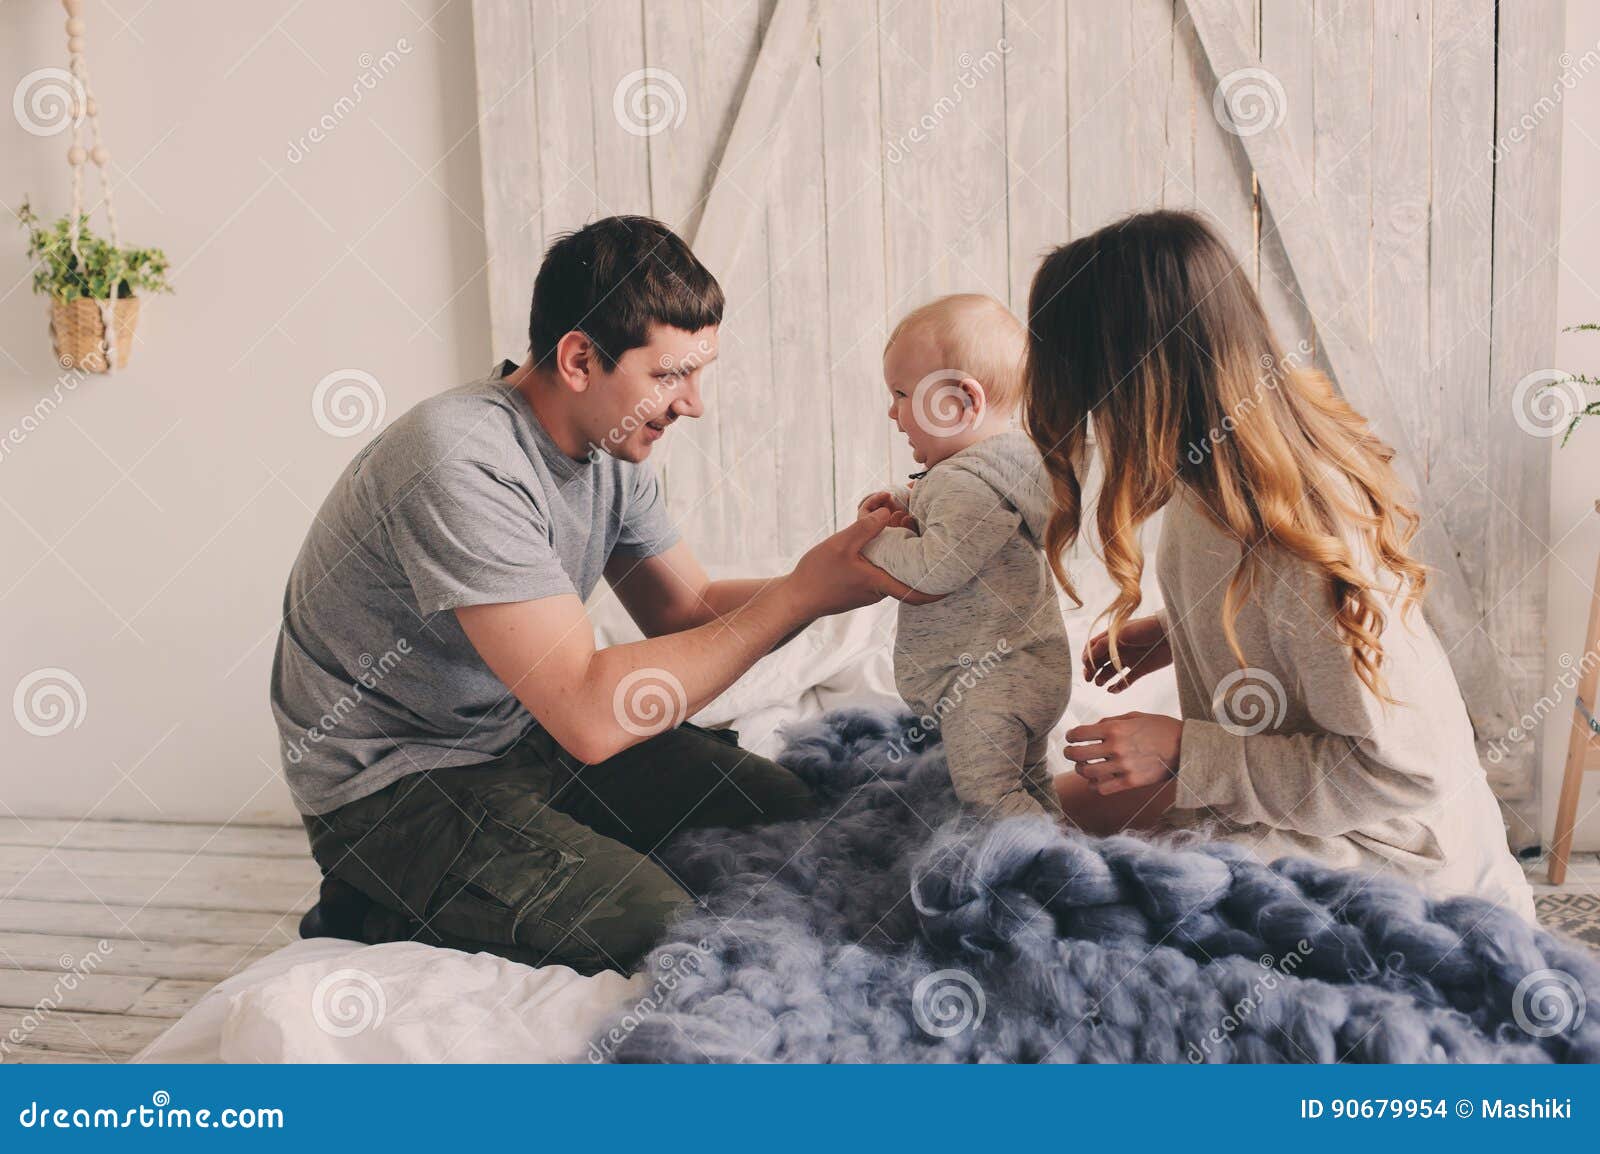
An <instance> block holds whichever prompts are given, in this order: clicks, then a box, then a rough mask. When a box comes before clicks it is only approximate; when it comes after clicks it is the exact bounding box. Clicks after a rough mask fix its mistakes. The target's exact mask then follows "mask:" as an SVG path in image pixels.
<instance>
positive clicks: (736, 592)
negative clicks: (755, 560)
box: [690, 577, 778, 627]
mask: <svg viewBox="0 0 1600 1154" xmlns="http://www.w3.org/2000/svg"><path fill="white" fill-rule="evenodd" d="M777 580H778V578H776V577H735V578H732V579H730V580H727V581H711V582H708V583H707V584H706V587H705V589H703V590H702V591H701V593H700V604H699V608H698V609H697V611H696V615H695V619H694V620H693V621H692V622H690V626H691V627H692V626H695V625H704V624H705V623H706V622H707V621H712V620H715V619H716V618H718V617H726V616H727V615H728V614H730V613H733V612H735V611H737V610H739V609H742V608H743V607H744V606H745V605H746V604H747V603H748V602H749V600H750V598H752V597H754V596H755V595H756V594H757V593H759V592H761V591H762V590H763V589H765V588H766V587H767V586H768V585H771V584H772V583H773V582H774V581H777Z"/></svg>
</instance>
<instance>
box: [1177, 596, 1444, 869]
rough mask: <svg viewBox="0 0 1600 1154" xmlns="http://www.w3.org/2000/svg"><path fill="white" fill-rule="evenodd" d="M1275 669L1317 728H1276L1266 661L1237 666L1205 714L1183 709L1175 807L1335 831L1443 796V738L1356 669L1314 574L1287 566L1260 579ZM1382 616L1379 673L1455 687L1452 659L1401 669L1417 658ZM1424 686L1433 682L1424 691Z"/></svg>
mask: <svg viewBox="0 0 1600 1154" xmlns="http://www.w3.org/2000/svg"><path fill="white" fill-rule="evenodd" d="M1264 584H1265V586H1266V587H1265V588H1264V590H1263V592H1264V603H1263V609H1264V610H1265V611H1266V617H1267V620H1268V621H1269V622H1272V623H1273V632H1272V634H1271V645H1272V651H1273V655H1274V657H1275V658H1276V664H1277V665H1278V667H1279V668H1281V669H1285V670H1290V671H1292V676H1294V677H1295V678H1296V679H1297V681H1298V684H1299V694H1300V695H1301V697H1302V698H1303V700H1304V701H1305V702H1306V704H1307V708H1308V710H1309V712H1310V715H1311V724H1312V726H1313V727H1314V728H1315V731H1314V732H1306V733H1280V732H1275V731H1276V730H1277V729H1278V727H1279V725H1280V724H1281V722H1282V721H1283V714H1284V704H1283V703H1284V701H1285V693H1286V692H1287V691H1289V690H1292V689H1294V688H1295V687H1294V686H1280V685H1279V683H1278V682H1277V680H1276V678H1275V677H1274V676H1273V675H1272V674H1271V673H1270V672H1268V671H1266V670H1262V669H1248V670H1241V671H1240V673H1239V674H1237V675H1235V676H1234V678H1233V680H1231V681H1230V680H1228V679H1224V681H1223V683H1222V684H1220V685H1219V686H1217V693H1216V696H1215V698H1214V699H1213V701H1212V718H1211V719H1186V720H1185V721H1184V723H1183V740H1182V746H1181V750H1180V753H1179V757H1178V777H1177V800H1176V801H1175V803H1174V808H1177V809H1205V810H1209V811H1211V812H1214V813H1217V814H1219V815H1221V816H1223V817H1226V818H1227V819H1228V820H1229V821H1232V822H1237V823H1240V824H1246V825H1254V824H1261V825H1270V826H1274V827H1276V828H1278V829H1285V830H1292V831H1295V832H1298V833H1303V834H1307V835H1310V836H1312V837H1337V836H1340V835H1342V834H1348V833H1350V832H1351V831H1353V830H1356V829H1359V828H1361V827H1363V826H1371V825H1373V824H1375V823H1377V822H1380V821H1383V820H1386V819H1392V818H1395V817H1400V816H1404V815H1405V814H1408V813H1414V812H1416V811H1417V810H1419V809H1422V808H1424V807H1426V806H1428V805H1430V804H1432V803H1433V802H1435V801H1436V800H1437V799H1438V797H1439V792H1440V782H1439V776H1438V769H1439V759H1440V757H1441V756H1442V755H1443V749H1444V745H1445V744H1446V743H1444V742H1442V741H1439V740H1433V741H1430V740H1429V738H1428V733H1429V727H1428V725H1427V724H1426V722H1427V716H1428V715H1427V713H1426V712H1424V711H1423V710H1422V708H1421V704H1422V703H1418V702H1412V703H1410V704H1404V703H1395V704H1389V705H1385V703H1383V702H1382V701H1380V700H1379V699H1378V698H1377V697H1376V696H1375V695H1374V694H1373V693H1372V691H1371V690H1369V689H1368V688H1367V687H1366V685H1365V684H1364V683H1363V682H1362V681H1361V679H1360V678H1359V677H1358V676H1357V675H1356V671H1355V667H1354V665H1353V664H1352V663H1351V659H1350V649H1349V648H1348V647H1347V646H1345V645H1344V644H1343V642H1341V641H1340V639H1339V635H1338V633H1337V631H1336V629H1335V628H1334V625H1333V619H1332V617H1333V611H1332V606H1331V605H1330V604H1329V599H1328V595H1327V593H1326V591H1325V588H1326V587H1325V584H1324V582H1323V579H1322V578H1321V576H1320V574H1314V573H1312V572H1310V571H1309V569H1308V567H1301V566H1296V567H1295V575H1294V576H1293V577H1290V578H1289V579H1283V578H1271V579H1269V580H1268V581H1267V582H1265V583H1264ZM1397 612H1398V609H1395V610H1393V611H1391V620H1390V621H1389V622H1388V623H1386V627H1385V630H1384V642H1385V653H1386V660H1385V662H1384V674H1385V676H1386V677H1387V678H1388V679H1389V681H1390V685H1391V690H1392V687H1393V684H1394V682H1395V681H1396V680H1397V679H1401V678H1398V676H1397V675H1400V674H1402V673H1407V674H1409V676H1405V677H1403V680H1404V681H1405V682H1406V683H1407V684H1409V685H1411V686H1414V687H1415V686H1428V685H1439V684H1440V682H1439V681H1438V679H1440V678H1442V679H1445V682H1446V684H1444V685H1443V686H1442V688H1441V692H1442V691H1444V690H1448V691H1450V692H1455V682H1454V679H1453V677H1452V675H1451V672H1450V669H1449V667H1448V665H1447V666H1445V667H1444V668H1442V669H1439V670H1436V671H1418V670H1408V671H1402V670H1400V669H1398V668H1396V665H1397V664H1398V663H1400V662H1407V661H1410V662H1415V661H1420V660H1424V658H1423V657H1422V654H1421V653H1420V652H1419V651H1418V650H1416V649H1414V648H1412V647H1410V646H1409V645H1407V644H1405V638H1404V637H1403V636H1402V635H1403V634H1404V632H1405V628H1406V627H1405V626H1403V625H1401V624H1400V623H1399V622H1398V621H1396V620H1393V615H1394V613H1397ZM1429 692H1432V690H1431V689H1430V690H1429Z"/></svg>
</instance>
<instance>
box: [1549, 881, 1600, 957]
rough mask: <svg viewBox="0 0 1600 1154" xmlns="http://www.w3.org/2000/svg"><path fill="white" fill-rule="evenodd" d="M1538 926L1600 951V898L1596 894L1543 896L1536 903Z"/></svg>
mask: <svg viewBox="0 0 1600 1154" xmlns="http://www.w3.org/2000/svg"><path fill="white" fill-rule="evenodd" d="M1534 907H1535V908H1536V909H1537V910H1538V912H1539V924H1540V925H1542V926H1544V927H1545V928H1546V929H1549V930H1557V931H1559V932H1561V933H1563V934H1566V935H1567V936H1568V937H1572V938H1577V939H1578V940H1579V941H1580V942H1583V943H1584V944H1585V945H1587V946H1588V947H1589V948H1590V949H1593V950H1600V896H1596V895H1595V894H1573V893H1566V894H1540V895H1539V896H1538V897H1536V898H1535V899H1534Z"/></svg>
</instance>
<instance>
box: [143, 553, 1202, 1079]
mask: <svg viewBox="0 0 1600 1154" xmlns="http://www.w3.org/2000/svg"><path fill="white" fill-rule="evenodd" d="M786 568H787V563H786V562H785V561H784V560H782V559H770V560H767V561H765V562H759V561H758V562H755V563H752V564H749V565H744V566H740V567H737V568H736V569H730V570H729V571H728V572H726V573H721V572H717V571H713V574H712V575H713V576H749V575H752V574H756V575H759V574H762V573H776V572H782V571H784V570H785V569H786ZM1083 569H1084V573H1085V576H1086V585H1085V588H1083V589H1082V590H1081V591H1080V592H1081V593H1082V594H1083V599H1084V603H1085V605H1086V606H1095V605H1104V604H1106V603H1107V601H1108V600H1109V599H1110V595H1109V589H1108V588H1107V587H1106V580H1105V578H1104V575H1103V572H1102V571H1100V570H1099V567H1098V566H1084V567H1083ZM1095 574H1099V578H1098V584H1096V578H1095V576H1094V575H1095ZM1146 596H1147V604H1148V605H1149V606H1150V607H1151V608H1152V610H1153V609H1154V607H1155V606H1156V605H1157V604H1158V603H1159V600H1158V596H1159V595H1158V594H1157V593H1156V591H1155V590H1154V588H1150V589H1148V590H1147V594H1146ZM1062 607H1063V611H1064V613H1065V614H1066V616H1067V623H1068V629H1069V635H1070V636H1071V638H1072V640H1073V643H1074V644H1075V645H1078V644H1081V643H1082V641H1083V640H1084V639H1085V638H1086V637H1087V635H1088V630H1089V627H1090V624H1091V622H1092V620H1093V616H1094V614H1093V612H1092V611H1090V610H1089V609H1087V608H1085V609H1074V608H1072V606H1071V605H1070V603H1068V602H1066V601H1065V600H1063V606H1062ZM589 608H590V615H591V619H592V621H593V622H594V625H595V631H596V640H597V643H598V644H601V645H612V644H618V643H622V642H626V641H629V640H632V639H635V638H637V637H638V633H637V630H636V629H635V627H634V626H633V623H632V622H631V620H629V618H628V617H627V615H626V613H625V612H623V610H622V609H621V606H620V605H619V604H618V603H617V601H616V599H615V598H614V597H613V596H611V595H610V594H609V593H608V592H606V591H604V590H602V591H601V592H600V593H598V594H597V595H596V597H595V598H593V599H592V601H591V604H590V607H589ZM895 611H896V606H895V604H894V603H893V602H889V601H885V602H881V603H879V604H877V605H874V606H870V607H868V608H865V609H861V610H857V611H856V612H853V613H848V614H841V615H839V616H835V617H829V618H824V619H823V620H821V621H818V622H816V623H815V624H813V625H812V626H811V627H810V628H809V629H807V630H806V631H805V632H804V633H802V634H801V635H800V636H798V637H796V638H795V639H794V640H793V641H791V642H790V643H789V644H788V645H787V646H785V647H784V648H783V649H781V650H779V651H777V652H776V653H774V654H771V655H769V656H768V657H766V658H764V659H763V660H761V661H759V662H757V663H756V665H755V666H753V667H752V668H751V669H750V670H749V671H748V672H747V673H746V674H745V676H744V677H742V678H740V680H739V681H738V682H736V683H735V684H734V685H733V686H731V687H730V688H729V689H728V690H727V691H726V692H725V693H723V694H722V695H721V696H720V697H719V698H717V699H716V700H715V701H713V702H712V703H711V704H710V705H708V706H707V707H706V708H705V709H704V710H702V711H701V712H700V713H699V714H697V715H696V716H695V717H694V718H693V720H694V721H696V722H698V723H700V724H704V725H712V726H728V727H731V728H733V729H736V730H737V731H738V732H739V734H740V739H741V744H743V745H744V746H745V747H746V748H749V749H752V750H754V751H756V752H758V753H761V754H762V755H764V756H769V757H771V756H775V755H776V754H777V753H778V751H779V750H780V749H781V748H782V746H783V744H784V732H785V729H786V728H787V727H792V726H794V725H796V724H797V723H803V722H808V721H814V720H815V719H817V718H819V717H821V716H823V715H824V714H826V713H828V712H829V711H831V710H835V709H838V708H840V707H843V706H858V707H880V708H895V707H898V706H899V699H898V697H897V696H896V694H895V692H894V676H893V660H892V656H891V655H892V651H893V645H894V623H895ZM1134 709H1141V710H1151V711H1156V712H1172V713H1175V712H1176V711H1177V703H1176V690H1175V687H1174V685H1173V682H1172V678H1171V676H1170V673H1165V672H1163V673H1162V674H1158V675H1154V676H1151V677H1148V678H1146V679H1145V680H1144V681H1142V682H1141V683H1140V684H1139V685H1137V686H1135V687H1133V688H1132V689H1130V690H1129V691H1127V692H1126V693H1122V694H1118V695H1116V696H1115V697H1113V696H1112V695H1111V694H1109V693H1107V692H1106V691H1105V690H1103V689H1097V688H1096V687H1094V686H1092V685H1085V684H1083V683H1081V682H1080V683H1078V684H1077V685H1075V686H1074V689H1073V696H1072V702H1071V705H1070V707H1069V709H1068V711H1067V715H1066V717H1065V718H1063V720H1062V721H1061V723H1060V725H1059V727H1058V736H1059V732H1062V731H1064V730H1065V729H1067V728H1068V727H1070V726H1072V725H1076V724H1079V723H1081V722H1084V721H1087V720H1091V719H1093V718H1095V717H1099V716H1102V715H1104V714H1105V713H1108V712H1122V711H1125V710H1134ZM1061 745H1062V742H1061V741H1059V740H1056V741H1053V742H1052V746H1053V750H1054V753H1053V759H1054V760H1053V762H1052V767H1051V768H1052V770H1053V771H1054V772H1062V771H1063V770H1064V769H1065V761H1064V759H1063V758H1062V757H1061V753H1060V747H1061ZM656 984H657V983H656V982H655V981H654V979H653V977H647V976H642V975H641V976H635V977H634V978H632V979H624V978H623V977H621V976H620V975H617V974H609V973H608V974H601V975H598V976H593V977H585V976H582V975H579V974H577V973H575V972H573V971H572V970H570V969H568V968H567V967H564V966H544V967H539V968H533V967H529V966H525V965H520V964H518V963H514V962H510V961H506V960H505V959H502V958H498V957H495V956H493V955H489V954H465V953H461V952H459V951H455V950H447V949H438V948H435V947H432V946H425V945H420V944H417V943H410V942H407V943H393V944H388V945H381V946H362V945H357V944H354V943H350V942H345V941H339V940H335V939H326V938H324V939H313V940H309V941H300V942H296V943H294V944H293V945H290V946H287V947H285V948H284V949H282V950H279V951H277V952H276V953H274V954H272V955H269V956H268V957H266V958H263V959H260V960H259V961H257V962H255V963H254V964H253V965H251V966H250V967H248V968H247V969H245V970H243V971H242V972H240V973H238V974H236V975H234V976H233V977H231V978H229V979H227V980H226V981H224V982H222V983H221V984H220V985H218V986H217V987H216V988H215V989H213V990H211V991H210V992H209V993H208V994H207V995H206V996H205V997H204V998H202V999H201V1001H200V1002H199V1003H198V1004H197V1005H196V1006H195V1007H194V1008H193V1009H192V1010H190V1011H189V1013H187V1014H186V1015H185V1016H184V1017H183V1018H182V1019H180V1020H179V1021H178V1022H177V1023H175V1024H174V1025H173V1027H172V1028H171V1029H170V1030H169V1031H167V1033H166V1034H164V1035H163V1036H162V1037H160V1038H159V1039H157V1040H156V1041H155V1042H154V1043H152V1044H151V1045H150V1046H149V1047H147V1048H146V1050H144V1051H143V1052H142V1053H141V1054H140V1055H139V1056H138V1057H137V1058H136V1059H135V1060H136V1061H143V1062H297V1061H313V1062H331V1061H359V1062H442V1061H465V1062H482V1061H534V1062H543V1061H584V1060H589V1059H595V1060H598V1059H599V1058H600V1057H602V1056H603V1055H602V1054H601V1053H599V1052H598V1051H596V1050H595V1049H594V1047H593V1043H592V1039H593V1038H594V1036H595V1034H596V1031H597V1029H598V1027H600V1026H601V1025H602V1024H603V1023H605V1022H607V1021H609V1020H613V1019H615V1018H617V1017H618V1016H619V1015H623V1016H625V1015H627V1014H628V1012H629V1011H630V1009H633V1008H635V1007H637V1006H638V1005H639V1004H640V1003H641V1002H644V1003H646V1004H648V1003H649V1002H650V1001H651V1000H652V999H653V998H654V997H655V996H657V993H658V991H656V990H655V986H656Z"/></svg>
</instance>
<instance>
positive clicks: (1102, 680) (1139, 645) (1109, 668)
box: [1083, 615, 1172, 693]
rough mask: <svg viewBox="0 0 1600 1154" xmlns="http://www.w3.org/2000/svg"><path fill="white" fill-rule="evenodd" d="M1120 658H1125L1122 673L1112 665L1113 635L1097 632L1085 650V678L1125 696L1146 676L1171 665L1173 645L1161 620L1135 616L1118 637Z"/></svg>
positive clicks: (1154, 617) (1153, 617) (1152, 616)
mask: <svg viewBox="0 0 1600 1154" xmlns="http://www.w3.org/2000/svg"><path fill="white" fill-rule="evenodd" d="M1117 656H1118V657H1120V658H1121V659H1122V670H1121V672H1120V673H1119V672H1118V670H1117V668H1116V666H1114V665H1112V664H1111V640H1110V637H1109V635H1108V634H1106V633H1097V634H1096V635H1095V636H1094V637H1092V638H1090V639H1089V644H1088V645H1087V646H1085V647H1084V650H1083V679H1084V680H1085V681H1088V682H1090V683H1091V684H1094V685H1109V686H1110V688H1111V692H1112V693H1121V692H1122V691H1123V690H1124V689H1126V688H1128V686H1130V685H1132V684H1133V683H1134V682H1135V681H1138V680H1139V678H1141V677H1143V676H1144V675H1145V674H1146V673H1154V672H1155V671H1156V670H1158V669H1165V668H1166V667H1167V666H1169V665H1171V664H1172V645H1171V644H1170V643H1169V642H1168V641H1167V630H1166V627H1165V626H1163V625H1162V623H1161V618H1159V617H1156V616H1154V615H1151V616H1149V617H1135V618H1134V619H1133V620H1132V621H1129V622H1128V623H1127V624H1126V625H1124V626H1123V627H1122V633H1121V635H1120V636H1119V637H1118V638H1117Z"/></svg>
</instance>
